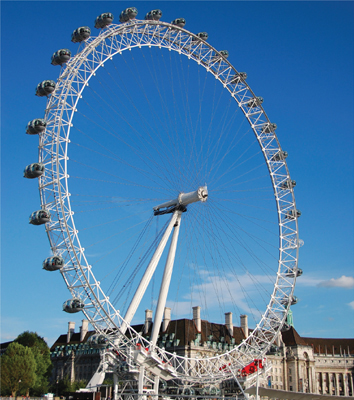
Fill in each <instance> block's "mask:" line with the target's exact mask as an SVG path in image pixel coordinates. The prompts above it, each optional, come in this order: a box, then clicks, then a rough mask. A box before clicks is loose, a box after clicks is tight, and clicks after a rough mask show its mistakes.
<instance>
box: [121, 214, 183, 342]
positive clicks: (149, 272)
mask: <svg viewBox="0 0 354 400" xmlns="http://www.w3.org/2000/svg"><path fill="white" fill-rule="evenodd" d="M176 220H177V214H176V213H173V215H172V218H171V221H170V223H169V224H168V227H167V228H166V230H165V233H164V234H163V236H162V239H161V241H160V243H159V245H158V246H157V249H156V251H155V253H154V255H153V256H152V258H151V261H150V263H149V265H148V267H147V268H146V271H145V273H144V276H143V277H142V279H141V281H140V283H139V286H138V288H137V290H136V292H135V294H134V297H133V299H132V301H131V303H130V305H129V308H128V310H127V312H126V314H125V317H124V321H125V322H123V324H122V326H121V328H120V331H121V332H122V333H123V334H125V332H126V330H127V327H128V326H127V325H129V324H130V323H131V320H132V319H133V317H134V315H135V312H136V310H137V309H138V307H139V304H140V302H141V299H142V298H143V296H144V294H145V291H146V288H147V287H148V285H149V283H150V280H151V278H152V276H153V274H154V272H155V269H156V267H157V264H158V263H159V261H160V258H161V255H162V253H163V251H164V249H165V246H166V243H167V240H168V238H169V237H170V234H171V231H172V228H173V226H174V224H175V223H176Z"/></svg>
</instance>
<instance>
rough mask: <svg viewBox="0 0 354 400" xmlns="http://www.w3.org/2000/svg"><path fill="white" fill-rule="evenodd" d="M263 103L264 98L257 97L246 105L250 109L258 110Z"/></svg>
mask: <svg viewBox="0 0 354 400" xmlns="http://www.w3.org/2000/svg"><path fill="white" fill-rule="evenodd" d="M262 103H263V97H256V98H254V99H252V100H250V101H249V102H248V103H247V104H246V105H247V107H249V108H256V107H259V106H260V105H261V104H262Z"/></svg>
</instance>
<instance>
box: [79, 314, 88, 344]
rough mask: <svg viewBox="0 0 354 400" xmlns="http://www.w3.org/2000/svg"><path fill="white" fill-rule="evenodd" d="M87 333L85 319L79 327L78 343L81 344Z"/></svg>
mask: <svg viewBox="0 0 354 400" xmlns="http://www.w3.org/2000/svg"><path fill="white" fill-rule="evenodd" d="M87 332H88V321H87V319H83V320H82V326H80V342H82V341H83V340H84V339H85V336H86V333H87Z"/></svg>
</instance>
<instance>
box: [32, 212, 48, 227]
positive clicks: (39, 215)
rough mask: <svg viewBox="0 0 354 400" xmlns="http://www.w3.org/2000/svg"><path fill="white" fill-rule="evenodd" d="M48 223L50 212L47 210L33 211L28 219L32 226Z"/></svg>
mask: <svg viewBox="0 0 354 400" xmlns="http://www.w3.org/2000/svg"><path fill="white" fill-rule="evenodd" d="M49 221H50V212H49V211H47V210H38V211H34V212H33V213H32V214H31V215H30V218H29V223H30V224H32V225H43V224H45V223H46V222H49Z"/></svg>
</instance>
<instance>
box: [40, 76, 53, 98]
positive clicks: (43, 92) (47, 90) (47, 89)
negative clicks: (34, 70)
mask: <svg viewBox="0 0 354 400" xmlns="http://www.w3.org/2000/svg"><path fill="white" fill-rule="evenodd" d="M54 90H55V82H54V81H49V80H48V81H43V82H41V83H39V84H38V85H37V88H36V96H39V97H43V96H48V95H50V94H51V93H53V92H54Z"/></svg>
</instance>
